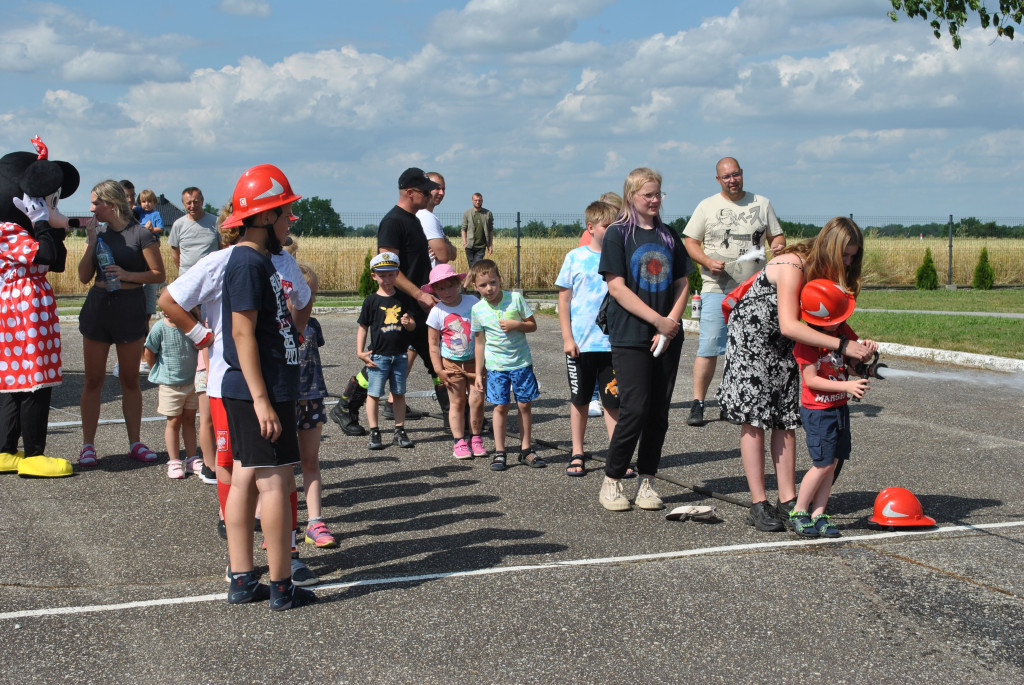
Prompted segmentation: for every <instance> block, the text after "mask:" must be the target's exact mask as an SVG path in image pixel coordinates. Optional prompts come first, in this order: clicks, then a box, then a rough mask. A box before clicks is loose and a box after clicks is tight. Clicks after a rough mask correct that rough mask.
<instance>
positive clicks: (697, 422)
mask: <svg viewBox="0 0 1024 685" xmlns="http://www.w3.org/2000/svg"><path fill="white" fill-rule="evenodd" d="M686 425H688V426H703V425H704V403H703V402H701V401H700V400H694V401H693V404H692V405H691V406H690V416H689V418H687V419H686Z"/></svg>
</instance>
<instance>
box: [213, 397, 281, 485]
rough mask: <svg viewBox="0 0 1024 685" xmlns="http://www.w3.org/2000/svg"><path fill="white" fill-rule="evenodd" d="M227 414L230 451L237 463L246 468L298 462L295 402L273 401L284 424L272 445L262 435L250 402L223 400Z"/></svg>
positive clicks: (227, 398)
mask: <svg viewBox="0 0 1024 685" xmlns="http://www.w3.org/2000/svg"><path fill="white" fill-rule="evenodd" d="M221 401H222V402H223V403H224V412H225V413H226V414H227V415H228V430H229V431H230V432H231V451H232V456H233V457H234V458H235V460H236V461H240V462H242V466H244V467H246V468H260V467H263V468H266V467H276V466H289V465H291V464H297V463H298V461H299V437H298V434H297V433H296V431H295V402H274V403H273V404H272V405H271V406H273V407H274V411H275V412H277V418H278V419H279V420H280V421H281V435H280V437H278V439H277V441H276V442H270V441H269V440H267V439H266V438H264V437H263V436H262V435H261V434H260V422H259V421H258V420H257V418H256V409H255V408H254V407H253V403H252V402H251V401H249V400H235V399H231V398H230V397H224V398H222V400H221Z"/></svg>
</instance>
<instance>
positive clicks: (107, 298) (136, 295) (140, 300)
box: [78, 286, 149, 345]
mask: <svg viewBox="0 0 1024 685" xmlns="http://www.w3.org/2000/svg"><path fill="white" fill-rule="evenodd" d="M148 322H149V314H147V313H146V293H145V292H144V291H143V289H142V288H130V289H126V288H122V289H121V290H115V291H114V292H112V293H110V292H107V291H106V290H105V289H104V288H103V287H102V286H93V287H92V288H89V294H88V295H86V296H85V303H84V304H83V305H82V311H81V312H80V313H79V315H78V332H79V333H81V334H82V337H83V338H88V339H89V340H95V341H97V342H103V343H107V344H110V345H122V344H124V343H130V342H135V341H136V340H139V339H140V338H145V337H146V334H147V333H148V325H147V324H148Z"/></svg>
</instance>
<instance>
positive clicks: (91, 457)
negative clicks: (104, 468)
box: [78, 445, 99, 466]
mask: <svg viewBox="0 0 1024 685" xmlns="http://www.w3.org/2000/svg"><path fill="white" fill-rule="evenodd" d="M97 464H99V461H98V460H97V459H96V448H95V447H93V446H92V445H84V446H83V447H82V451H81V452H79V453H78V465H79V466H96V465H97Z"/></svg>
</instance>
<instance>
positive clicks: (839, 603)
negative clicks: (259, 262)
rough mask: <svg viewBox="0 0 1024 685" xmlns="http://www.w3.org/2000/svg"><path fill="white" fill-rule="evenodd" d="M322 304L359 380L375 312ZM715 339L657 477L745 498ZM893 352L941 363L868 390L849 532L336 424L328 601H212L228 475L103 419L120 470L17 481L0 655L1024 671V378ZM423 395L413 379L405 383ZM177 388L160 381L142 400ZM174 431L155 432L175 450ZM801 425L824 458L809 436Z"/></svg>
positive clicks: (428, 670)
mask: <svg viewBox="0 0 1024 685" xmlns="http://www.w3.org/2000/svg"><path fill="white" fill-rule="evenodd" d="M320 320H321V323H322V324H323V326H324V331H325V336H326V338H327V340H328V341H329V342H328V346H327V347H326V348H325V349H324V350H323V351H322V352H323V358H324V360H325V364H326V365H327V368H326V374H327V379H328V386H329V388H330V389H332V390H334V391H338V390H340V389H341V387H342V385H343V383H344V381H345V380H346V379H347V377H348V376H349V375H350V374H351V372H352V371H353V370H354V369H353V365H352V364H351V363H350V361H349V359H350V350H351V348H352V347H353V346H354V330H355V323H354V316H352V315H336V316H321V317H320ZM540 324H541V328H540V331H539V332H538V333H537V334H534V335H531V337H530V342H531V346H532V348H533V351H534V358H535V361H536V366H537V372H538V376H539V378H540V380H541V384H542V392H543V394H542V396H541V398H540V400H538V402H537V403H536V406H535V411H534V413H535V417H536V426H535V436H536V437H537V438H538V439H539V440H541V441H543V442H544V443H545V444H549V445H556V446H559V447H565V446H567V445H568V438H569V435H568V407H567V405H566V401H565V398H566V381H565V371H564V365H563V364H564V362H563V361H562V356H561V344H560V340H559V336H558V326H557V321H556V320H555V319H554V318H552V317H548V316H542V317H541V318H540ZM80 347H81V345H80V340H78V339H77V332H76V331H75V327H74V326H73V325H65V326H64V348H65V349H64V355H65V367H66V369H65V370H66V374H67V381H66V382H65V384H64V386H62V387H61V388H60V389H58V390H57V391H56V392H55V395H54V400H55V402H54V403H55V409H54V412H53V414H52V415H51V419H52V420H53V421H54V422H59V421H74V420H75V419H76V416H77V397H78V392H79V390H80V383H81V373H82V370H81V356H80V355H81V353H80ZM694 350H695V341H694V340H687V342H686V343H685V345H684V354H685V356H684V359H683V362H682V364H681V368H680V372H679V377H678V383H677V387H676V394H675V396H674V398H673V404H672V413H671V416H672V422H673V425H672V428H671V429H670V432H669V437H668V440H667V443H666V449H665V458H664V460H663V474H664V475H665V476H667V477H669V478H672V479H673V480H675V481H679V482H686V483H690V484H694V485H699V486H701V487H703V488H707V489H709V490H714V491H716V492H721V493H725V494H728V495H731V496H733V497H735V498H737V499H739V500H744V499H748V498H747V496H746V494H745V481H744V479H743V476H742V471H741V469H740V465H739V449H738V430H739V429H738V428H737V427H735V426H731V425H729V424H725V423H722V422H718V421H713V422H711V423H709V424H708V425H706V426H704V427H703V428H699V429H698V428H691V427H688V426H686V425H685V417H686V414H687V412H688V408H689V399H690V396H691V392H690V384H691V380H690V368H691V365H692V359H693V357H692V354H693V352H694ZM887 361H889V363H890V365H891V366H893V367H894V368H901V369H906V370H909V371H915V372H920V373H921V374H923V377H907V378H901V379H892V380H885V381H876V382H874V383H873V387H872V390H871V392H870V393H869V395H868V396H867V397H866V398H865V401H864V402H862V403H857V404H854V405H853V410H852V413H853V430H854V458H853V460H851V462H850V463H849V464H848V465H847V467H846V469H845V470H844V472H843V474H842V476H841V477H840V479H839V481H838V482H837V485H836V490H835V493H834V497H833V501H832V505H831V506H832V509H833V511H834V512H835V518H836V519H837V520H838V522H839V525H840V526H841V528H842V529H843V532H844V534H845V535H846V538H845V540H844V541H842V542H840V543H838V544H828V545H811V544H807V543H803V542H799V541H796V540H795V538H794V537H793V536H791V535H790V534H788V533H782V534H765V533H759V532H757V531H755V530H754V529H752V528H750V527H749V526H747V525H745V523H744V513H745V510H744V509H743V508H742V507H739V506H736V505H733V504H729V503H727V502H724V501H720V500H714V499H708V498H705V497H702V496H700V495H697V494H695V493H694V492H692V491H690V490H687V489H685V488H683V487H679V486H677V485H675V484H673V483H669V482H662V483H661V484H660V485H659V491H660V492H661V494H662V496H663V497H664V499H665V500H666V503H667V504H668V505H669V506H675V505H677V504H680V503H690V502H694V503H701V504H712V505H714V506H716V507H717V509H718V512H719V514H720V517H721V521H720V522H718V523H715V524H699V523H694V522H685V523H672V522H667V521H665V519H664V518H663V515H662V514H660V513H657V512H643V511H631V512H627V513H621V514H614V513H611V512H606V511H604V510H603V509H602V508H601V507H600V506H599V505H598V503H597V492H598V489H599V488H600V482H601V480H600V479H601V472H600V470H599V466H600V465H599V464H598V463H597V462H596V461H591V462H589V463H588V466H589V467H590V469H591V471H590V473H588V475H587V477H585V478H580V479H569V478H566V477H565V476H564V473H563V470H562V469H563V467H564V465H565V463H566V461H567V458H568V455H567V454H566V453H565V452H564V451H562V450H560V449H556V448H552V447H547V448H544V449H542V450H541V454H542V455H543V456H544V457H545V458H550V460H551V462H552V464H551V467H549V468H547V469H541V470H532V469H528V468H525V467H521V466H515V467H513V468H511V469H509V470H508V471H507V472H505V473H494V472H491V471H490V470H489V469H488V468H487V464H486V462H485V461H484V460H473V461H470V462H456V461H455V460H454V459H452V457H451V453H450V448H451V442H450V439H448V438H447V437H445V436H444V435H442V434H441V431H440V422H439V421H437V420H434V419H424V420H420V421H415V422H409V424H408V426H409V429H410V436H411V437H412V438H413V440H415V441H416V442H417V447H416V449H415V450H398V449H397V448H396V449H389V450H385V451H383V452H376V453H371V452H369V451H367V450H366V449H365V442H364V441H365V439H364V438H350V437H347V436H343V435H342V434H341V433H340V432H339V431H338V430H337V428H336V427H334V426H333V425H330V426H328V428H327V430H326V432H325V437H324V440H323V443H322V451H321V457H322V463H323V470H324V482H325V490H324V509H325V514H326V517H327V520H328V522H329V524H330V525H331V527H332V529H333V530H334V531H335V532H336V534H337V535H338V537H339V540H340V542H341V546H340V548H339V549H337V550H315V549H311V548H309V547H308V546H305V545H303V546H302V555H303V558H304V559H305V560H306V562H307V563H308V564H309V565H310V567H311V568H313V569H314V570H315V571H316V572H317V573H318V574H320V576H321V578H322V581H323V583H324V584H325V588H323V589H320V590H319V591H318V596H319V597H320V602H319V603H318V604H317V605H315V606H312V607H307V608H303V609H300V610H296V611H291V612H285V613H284V614H271V612H269V611H268V610H267V607H266V606H265V605H263V606H259V605H257V606H247V607H229V606H228V605H227V604H226V603H225V602H224V601H223V600H222V599H216V598H213V597H216V596H217V595H218V594H219V593H222V592H224V589H225V583H224V581H223V569H224V565H225V563H226V562H225V556H226V548H225V546H224V544H223V542H222V541H221V540H220V539H219V538H218V537H217V534H216V528H215V523H216V513H215V512H216V497H215V488H214V487H213V486H210V485H205V484H203V483H202V482H200V481H199V480H198V479H196V478H191V477H190V478H188V479H186V480H185V481H171V480H169V479H168V478H167V477H166V475H165V468H164V465H163V460H161V462H160V463H158V464H156V465H139V464H136V463H134V462H131V461H130V460H128V458H127V456H126V452H127V443H126V438H125V434H124V428H123V426H120V425H117V424H113V425H105V426H103V427H101V428H100V431H99V437H98V440H97V447H98V450H99V453H100V456H101V460H100V467H99V468H98V469H95V470H92V471H89V472H84V473H76V475H75V476H74V477H72V478H68V479H63V480H45V481H44V480H24V479H19V478H17V477H13V476H5V477H0V575H2V578H3V581H2V582H0V643H2V644H3V646H4V649H2V650H0V673H2V674H3V679H4V680H5V681H7V682H19V683H20V682H50V681H55V680H64V681H74V682H168V683H178V682H189V683H192V682H217V683H220V682H253V683H262V682H268V683H269V682H281V681H283V680H285V679H287V680H289V681H311V682H352V683H364V682H373V683H376V682H396V683H404V682H410V683H411V682H437V683H463V682H474V683H476V682H479V683H491V682H531V683H532V682H580V683H605V682H620V681H624V680H633V681H637V680H640V681H643V682H652V683H660V682H666V683H675V682H692V681H700V682H752V683H753V682H781V683H785V682H808V681H811V682H851V683H861V682H870V683H888V682H902V681H904V680H906V679H907V678H909V677H913V678H915V679H916V680H918V681H920V682H938V681H942V682H971V683H977V682H985V683H1005V682H1021V681H1022V680H1024V660H1022V657H1021V654H1024V649H1022V645H1021V639H1022V638H1021V636H1022V635H1024V625H1022V623H1024V619H1022V617H1024V581H1022V580H1021V578H1020V574H1019V572H1018V567H1019V560H1020V558H1021V549H1022V544H1024V525H1018V524H1021V523H1024V506H1022V504H1021V485H1020V484H1021V483H1022V482H1024V478H1022V477H1024V472H1022V471H1024V466H1022V465H1021V460H1020V454H1021V451H1022V450H1021V448H1022V447H1024V428H1022V426H1021V422H1020V417H1021V409H1022V405H1024V392H1022V391H1021V389H1020V388H1018V387H1015V386H1014V385H1012V384H1008V383H1005V382H1004V381H1005V377H1004V376H1003V375H1000V374H995V373H992V372H963V373H965V374H968V375H963V376H957V375H956V374H959V373H961V371H960V370H958V369H951V368H949V367H944V366H940V365H933V364H926V363H921V362H915V361H910V360H898V359H889V360H887ZM111 365H112V362H111ZM950 374H953V375H950ZM929 375H931V377H929ZM428 388H429V386H428V384H427V382H426V380H425V378H424V374H423V372H422V370H420V369H417V370H416V371H414V375H413V377H412V378H411V384H410V389H411V390H421V391H422V390H427V389H428ZM104 400H105V404H104V407H103V412H102V416H103V417H104V418H110V419H117V418H118V417H119V415H120V414H119V412H120V409H119V406H120V405H119V402H120V399H119V396H118V394H117V388H116V381H115V380H114V379H113V378H110V379H109V380H108V383H107V387H106V388H105V392H104ZM414 404H415V405H417V406H421V407H423V408H428V404H429V400H426V399H424V398H419V399H417V400H415V402H414ZM155 405H156V389H155V388H154V387H152V386H148V385H147V386H146V389H145V391H144V400H143V411H144V415H146V416H153V415H155ZM713 414H714V412H713V411H712V412H709V415H713ZM162 434H163V426H162V424H161V423H159V422H150V423H144V424H143V436H144V439H145V440H146V441H147V443H148V444H149V445H150V446H151V447H153V449H155V450H157V451H158V452H161V453H162V452H163V448H162ZM80 439H81V438H80V431H79V429H78V428H77V427H75V426H67V427H64V428H58V429H55V430H53V431H52V432H51V435H50V438H49V441H50V442H49V451H50V452H51V453H52V454H61V455H68V456H70V455H74V454H77V450H78V446H79V443H80ZM510 439H514V438H513V437H512V436H510ZM487 442H488V445H490V440H488V441H487ZM606 444H607V437H606V435H605V433H604V429H603V425H602V422H601V421H600V419H594V420H591V421H590V424H589V433H588V449H592V450H593V451H594V452H595V454H596V455H597V456H601V455H602V453H603V452H602V451H603V449H604V447H605V445H606ZM797 445H798V457H797V459H798V468H799V469H800V471H801V472H802V470H803V469H804V468H806V467H807V466H808V465H809V459H808V457H807V454H806V449H805V448H804V446H803V444H802V435H801V434H798V440H797ZM768 482H769V487H772V486H773V484H774V477H773V476H770V477H769V479H768ZM889 485H902V486H905V487H909V488H910V489H911V490H913V491H914V492H915V493H916V494H917V495H918V497H919V499H920V500H921V501H922V503H923V505H924V507H925V510H926V512H927V513H928V514H929V515H931V516H934V517H935V518H936V519H937V521H938V523H939V526H940V528H939V529H938V530H936V531H932V532H928V533H927V534H924V535H915V536H904V537H886V536H883V535H881V534H880V533H879V532H877V531H874V530H872V529H870V528H869V527H868V525H867V517H868V516H869V515H870V514H871V509H872V504H873V501H874V497H875V495H876V494H877V492H878V491H879V490H880V489H881V488H883V487H886V486H889ZM633 487H635V486H633V485H627V492H628V493H630V494H631V493H632V488H633ZM300 506H301V505H300ZM303 516H304V512H303V511H300V519H301V518H303ZM1004 523H1008V524H1010V525H1007V526H1004V527H996V526H998V525H999V524H1004ZM951 526H963V527H962V528H958V529H955V530H953V529H951V528H950V527H951ZM972 526H973V528H972ZM980 526H981V527H980ZM983 526H990V527H983ZM643 555H662V556H660V557H658V556H650V557H643ZM687 555H688V556H687ZM257 560H258V562H257V563H263V556H262V555H261V554H259V553H258V554H257ZM555 564H560V565H555ZM553 565H555V566H553ZM161 601H163V602H167V603H166V604H161V603H159V602H161ZM132 602H135V603H137V605H134V606H127V607H122V608H112V607H113V606H115V605H123V604H127V603H132ZM83 607H92V608H89V609H83ZM19 612H20V613H19ZM62 612H68V613H62Z"/></svg>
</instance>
